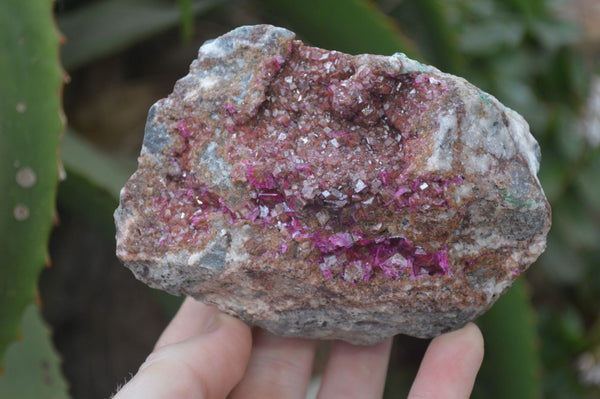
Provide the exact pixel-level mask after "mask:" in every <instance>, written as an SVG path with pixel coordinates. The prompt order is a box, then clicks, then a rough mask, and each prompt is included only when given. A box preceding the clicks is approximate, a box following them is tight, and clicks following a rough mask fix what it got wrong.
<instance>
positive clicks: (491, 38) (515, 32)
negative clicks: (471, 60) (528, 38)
mask: <svg viewBox="0 0 600 399" xmlns="http://www.w3.org/2000/svg"><path fill="white" fill-rule="evenodd" d="M524 35H525V27H524V25H523V23H522V22H521V21H518V20H516V19H515V18H514V16H512V15H509V14H507V15H505V14H498V15H496V16H495V17H494V18H493V19H489V20H486V21H485V23H481V22H479V21H478V22H477V23H472V24H468V25H465V27H464V31H463V33H462V35H461V43H460V44H461V49H462V50H463V51H464V52H466V53H469V54H477V55H480V54H483V55H489V54H494V53H497V52H498V51H499V50H501V49H502V48H504V47H514V46H516V45H518V44H519V43H520V42H521V41H522V40H523V37H524Z"/></svg>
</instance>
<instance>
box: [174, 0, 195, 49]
mask: <svg viewBox="0 0 600 399" xmlns="http://www.w3.org/2000/svg"><path fill="white" fill-rule="evenodd" d="M177 4H179V11H180V15H181V16H180V24H181V34H182V36H183V38H184V39H185V40H189V39H191V38H192V34H193V33H194V13H193V12H192V2H191V0H177Z"/></svg>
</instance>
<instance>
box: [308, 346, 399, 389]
mask: <svg viewBox="0 0 600 399" xmlns="http://www.w3.org/2000/svg"><path fill="white" fill-rule="evenodd" d="M391 347H392V339H391V338H389V339H387V340H385V341H384V342H382V343H380V344H377V345H374V346H355V345H351V344H348V343H346V342H342V341H337V342H335V343H334V345H333V348H332V350H331V356H330V358H329V363H327V366H326V368H325V373H324V375H323V384H322V385H321V389H320V391H319V396H318V398H319V399H328V398H345V399H352V398H360V399H370V398H381V396H382V395H383V388H384V385H385V377H386V374H387V365H388V360H389V357H390V350H391Z"/></svg>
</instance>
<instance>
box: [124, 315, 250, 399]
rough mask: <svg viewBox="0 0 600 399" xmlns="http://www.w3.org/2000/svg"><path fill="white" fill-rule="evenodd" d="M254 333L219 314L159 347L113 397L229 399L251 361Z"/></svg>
mask: <svg viewBox="0 0 600 399" xmlns="http://www.w3.org/2000/svg"><path fill="white" fill-rule="evenodd" d="M251 339H252V338H251V334H250V329H249V327H248V326H246V325H245V324H244V323H243V322H241V321H240V320H237V319H235V318H233V317H231V316H228V315H225V314H223V313H220V312H216V313H215V314H214V315H213V316H212V318H211V319H210V320H209V321H208V322H207V323H206V327H205V328H204V330H203V331H202V332H199V333H197V334H196V335H193V336H191V337H189V338H187V339H186V340H184V341H182V342H179V343H173V344H168V345H165V346H162V347H160V348H158V349H156V350H155V351H154V352H153V353H151V354H150V356H148V358H147V359H146V361H145V362H144V364H142V366H141V367H140V369H139V371H138V373H137V374H136V375H135V376H134V377H133V379H132V380H131V381H129V382H128V383H127V384H126V385H125V386H124V387H123V388H122V389H121V390H120V391H119V392H118V393H117V395H116V396H115V397H114V399H133V398H148V399H163V398H165V399H166V398H201V399H221V398H225V397H226V396H227V394H228V393H229V392H230V391H231V390H232V389H233V387H234V386H235V385H236V384H237V383H238V382H239V381H240V380H241V378H242V376H243V375H244V371H245V369H246V364H247V363H248V359H249V357H250V348H251Z"/></svg>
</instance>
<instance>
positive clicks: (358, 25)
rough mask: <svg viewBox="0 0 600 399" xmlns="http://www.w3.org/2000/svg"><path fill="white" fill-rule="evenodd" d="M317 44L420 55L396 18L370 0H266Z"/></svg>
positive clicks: (348, 50)
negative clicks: (402, 31) (400, 27)
mask: <svg viewBox="0 0 600 399" xmlns="http://www.w3.org/2000/svg"><path fill="white" fill-rule="evenodd" d="M262 2H263V3H265V4H266V5H267V6H268V10H269V11H270V12H271V13H272V14H274V15H275V16H277V17H283V18H284V19H286V20H287V21H289V23H290V24H291V25H292V28H293V29H294V30H295V31H296V32H297V33H298V34H299V35H301V36H302V37H303V38H304V39H306V40H308V41H309V42H311V43H312V44H313V45H316V46H319V47H323V48H327V49H332V50H338V51H343V52H346V53H350V54H358V53H375V54H392V53H395V52H399V51H400V52H403V53H405V54H406V55H408V56H409V57H412V58H416V51H415V46H414V44H413V43H412V42H411V41H410V40H409V39H408V38H406V37H405V36H404V35H403V34H402V33H401V32H400V29H399V28H398V26H397V25H396V24H395V23H394V21H393V20H392V19H391V18H389V17H387V16H386V15H384V14H383V13H382V12H381V11H379V9H377V7H376V6H375V4H374V3H373V2H369V1H366V0H304V1H297V0H296V1H280V0H262Z"/></svg>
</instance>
